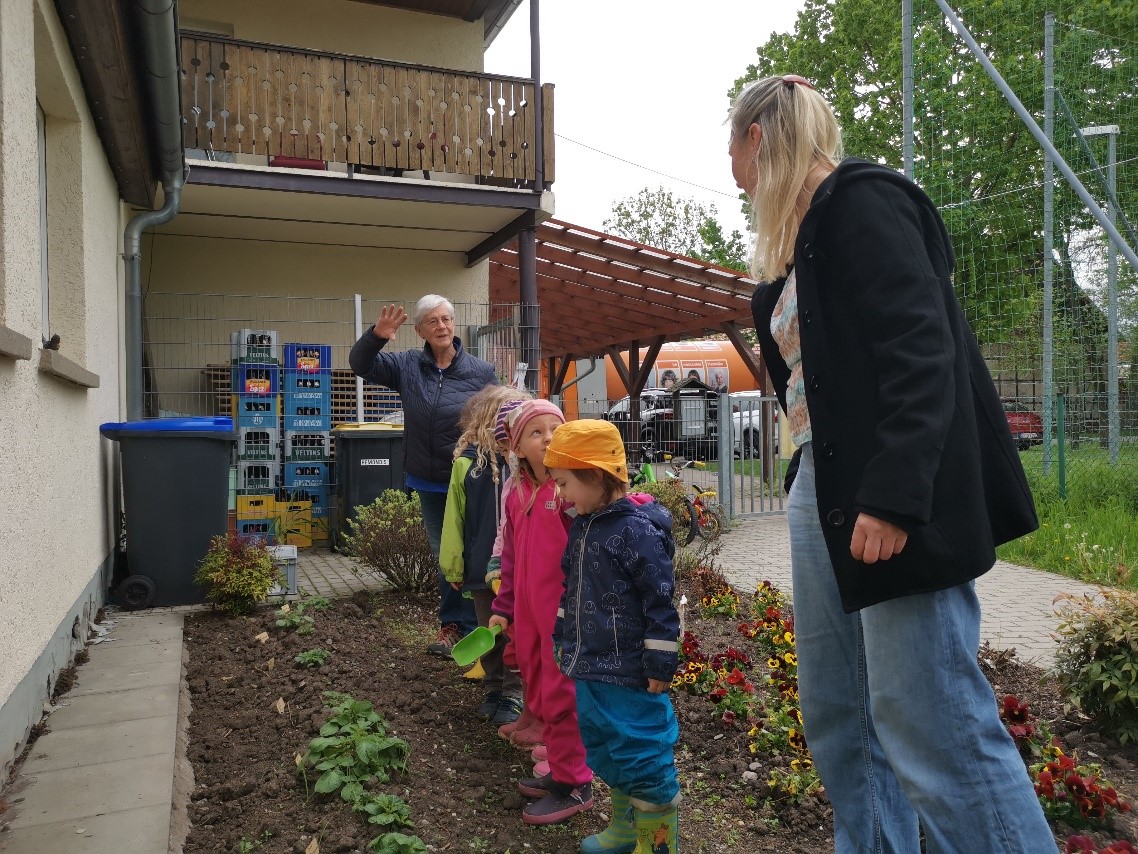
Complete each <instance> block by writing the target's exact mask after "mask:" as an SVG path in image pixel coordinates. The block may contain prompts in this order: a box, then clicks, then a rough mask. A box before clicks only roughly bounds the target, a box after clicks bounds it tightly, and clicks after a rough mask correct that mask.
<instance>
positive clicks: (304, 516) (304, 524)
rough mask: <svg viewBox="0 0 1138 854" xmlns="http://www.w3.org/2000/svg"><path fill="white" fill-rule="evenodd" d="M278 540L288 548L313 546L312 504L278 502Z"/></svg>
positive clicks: (276, 516)
mask: <svg viewBox="0 0 1138 854" xmlns="http://www.w3.org/2000/svg"><path fill="white" fill-rule="evenodd" d="M274 518H275V519H276V523H277V539H278V540H280V541H281V542H283V543H284V544H285V545H288V546H300V547H302V548H308V547H309V546H311V545H312V502H311V501H277V502H276V510H275V516H274Z"/></svg>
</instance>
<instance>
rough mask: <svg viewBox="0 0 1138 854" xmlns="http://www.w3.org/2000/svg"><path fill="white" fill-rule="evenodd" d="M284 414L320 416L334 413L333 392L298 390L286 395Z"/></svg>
mask: <svg viewBox="0 0 1138 854" xmlns="http://www.w3.org/2000/svg"><path fill="white" fill-rule="evenodd" d="M284 414H285V415H291V416H305V417H314V416H315V417H319V416H323V415H328V416H331V414H332V394H331V392H326V391H298V392H295V393H293V394H287V395H285V399H284Z"/></svg>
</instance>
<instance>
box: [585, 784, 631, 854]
mask: <svg viewBox="0 0 1138 854" xmlns="http://www.w3.org/2000/svg"><path fill="white" fill-rule="evenodd" d="M609 795H611V796H612V819H611V820H610V821H609V826H608V827H606V828H605V829H604V830H602V831H601V832H600V833H594V834H593V835H592V836H586V837H585V838H584V839H582V840H581V854H629V852H631V851H632V850H633V849H634V848H635V847H636V827H635V826H634V825H633V824H632V819H631V818H630V816H629V806H628V795H626V794H625V793H624V792H621V791H619V790H618V789H609Z"/></svg>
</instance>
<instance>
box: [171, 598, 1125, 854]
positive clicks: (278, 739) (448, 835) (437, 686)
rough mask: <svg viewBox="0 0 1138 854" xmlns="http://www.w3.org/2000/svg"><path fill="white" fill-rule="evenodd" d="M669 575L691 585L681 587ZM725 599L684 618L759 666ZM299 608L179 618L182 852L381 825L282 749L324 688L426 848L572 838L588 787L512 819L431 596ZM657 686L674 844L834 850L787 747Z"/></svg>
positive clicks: (1099, 747)
mask: <svg viewBox="0 0 1138 854" xmlns="http://www.w3.org/2000/svg"><path fill="white" fill-rule="evenodd" d="M682 586H683V587H684V588H685V592H687V593H688V597H689V599H691V600H693V601H696V600H697V598H698V597H697V592H696V591H693V590H691V589H690V587H689V585H688V584H687V583H685V584H683V585H682ZM677 595H678V594H677ZM741 598H742V601H741V602H740V606H739V614H738V616H737V617H731V616H728V615H723V616H712V617H704V616H701V614H700V613H699V611H700V609H699V608H694V607H688V608H687V609H686V627H687V629H688V631H689V632H691V633H692V635H693V636H694V637H696V638H698V645H699V649H700V650H702V651H703V652H704V653H705V654H706V655H707V656H709V657H711V656H713V655H714V653H716V652H721V651H724V650H726V649H727V648H728V647H729V646H730V647H735V648H737V649H739V650H741V651H743V652H744V653H745V654H747V655H749V656H751V657H752V658H753V659H755V664H756V666H755V667H754V668H753V669H752V670H751V671H750V672H749V673H748V674H747V675H748V678H749V679H750V680H751V682H753V683H754V684H756V685H758V684H760V683H761V682H762V680H763V678H764V675H765V673H766V672H767V669H766V666H765V664H760V655H763V656H765V653H760V651H759V650H757V649H753V648H752V646H753V645H754V643H755V641H753V640H751V639H748V638H746V637H744V636H743V635H741V634H740V633H739V631H738V624H739V623H740V621H742V620H746V619H752V617H751V612H750V608H749V606H750V597H747V596H743V597H741ZM724 610H726V609H724ZM305 613H306V614H310V615H312V617H313V631H312V633H311V634H306V635H301V634H298V633H297V631H296V630H295V629H290V628H281V627H277V626H276V620H277V618H278V617H279V613H278V611H277V610H276V609H272V610H270V609H264V610H261V611H259V612H258V613H257V614H255V615H254V616H251V617H226V616H223V615H221V614H218V613H204V614H196V615H193V616H190V617H189V618H187V620H186V626H185V644H186V649H187V652H188V655H187V660H188V662H189V663H188V669H187V679H188V683H189V689H190V695H191V700H192V712H191V716H190V730H189V749H188V752H189V759H190V761H191V762H192V765H193V770H194V775H195V785H194V789H193V794H192V800H191V803H190V807H189V817H190V821H191V822H192V830H191V832H190V835H189V839H188V840H187V843H186V846H185V851H187V852H222V851H244V852H253V851H257V852H265V854H272V852H290V853H291V852H298V854H299V853H300V852H306V851H307V852H310V854H313V852H315V851H316V850H317V849H315V848H313V847H312V846H313V840H314V839H315V840H317V842H318V845H319V849H318V850H319V851H323V852H353V851H361V852H362V851H365V850H367V844H368V842H369V841H370V840H372V839H374V838H376V837H377V836H379V835H380V834H381V833H382V829H380V828H377V827H375V826H370V825H368V824H366V823H365V821H364V820H363V818H361V816H360V815H359V814H358V813H353V812H352V810H351V809H350V807H349V806H348V805H347V804H346V803H344V802H342V801H341V800H340V799H339V798H338V797H336V796H334V795H332V796H325V795H315V794H313V793H312V788H313V785H314V783H315V779H316V776H317V775H316V773H315V772H312V771H309V773H308V775H307V780H306V779H305V778H304V777H303V776H301V775H298V773H297V760H298V755H299V754H303V753H304V751H305V749H306V747H307V746H308V743H309V741H310V740H311V739H312V738H313V737H315V736H316V735H317V734H318V731H319V729H320V727H321V725H322V724H323V723H324V721H325V720H326V719H327V717H328V713H327V712H326V710H325V703H324V698H323V692H325V691H338V692H342V693H344V694H349V695H351V696H352V697H354V698H356V699H357V700H366V701H369V702H370V703H372V704H373V705H374V707H375V709H376V711H377V712H378V713H379V714H380V715H381V716H382V717H383V718H384V719H385V720H386V722H387V724H388V726H389V728H390V734H394V735H397V736H398V737H400V738H402V739H404V740H405V741H406V742H407V744H408V745H409V748H410V754H409V758H408V760H407V768H406V771H405V773H402V774H398V775H396V776H395V777H394V778H393V779H392V781H391V782H390V783H387V784H377V785H374V786H373V787H372V788H373V789H374V790H375V791H376V792H384V793H390V794H395V795H398V796H400V797H401V798H403V799H404V800H405V801H406V803H407V805H408V806H409V807H410V813H411V822H412V825H411V826H410V827H407V828H406V829H404V830H403V831H402V832H403V833H406V834H413V835H416V836H418V837H419V838H420V839H422V840H423V842H424V843H425V844H426V845H427V846H428V848H429V850H432V851H451V852H464V854H465V852H479V851H484V852H506V851H510V852H512V854H520V852H522V851H533V852H549V854H560V853H561V852H564V854H571V852H576V851H577V850H578V845H579V842H580V839H581V837H583V836H585V835H587V834H589V833H593V832H596V831H597V830H599V829H600V828H601V827H603V826H604V824H605V822H606V820H607V818H608V816H607V809H608V798H607V796H606V795H605V794H604V790H603V787H598V790H597V803H596V806H595V807H594V808H593V809H591V810H589V811H586V812H585V813H583V814H581V815H579V816H577V817H575V818H574V819H573V820H571V821H570V822H568V823H567V824H565V825H562V826H555V827H548V828H534V827H528V826H526V825H524V824H522V822H521V818H520V813H521V808H522V806H523V804H524V803H525V800H524V799H523V797H522V796H521V795H519V794H518V793H517V790H516V788H515V785H514V782H515V780H516V779H517V778H519V777H521V776H528V775H529V774H530V770H531V766H532V762H531V761H530V758H529V754H528V753H523V752H520V751H518V750H516V749H514V748H512V747H510V746H509V745H508V744H506V743H505V742H503V741H502V740H500V739H499V738H498V737H497V735H496V733H495V728H494V727H493V726H492V725H490V724H489V723H488V722H486V721H484V720H482V719H480V718H478V716H477V715H476V713H475V709H476V708H477V706H478V704H479V702H480V700H481V690H480V686H479V683H477V682H473V681H471V680H466V679H463V678H462V672H461V671H460V670H459V669H458V668H457V667H456V666H455V665H454V664H453V663H452V662H450V661H447V660H443V659H439V658H435V657H432V656H430V655H428V654H427V653H426V652H425V646H426V644H427V642H428V641H429V640H430V639H431V637H432V633H433V626H434V624H435V620H434V609H433V607H432V606H431V605H430V604H429V603H424V602H421V601H416V600H412V599H408V598H406V597H401V596H398V595H395V594H385V595H378V596H373V595H370V594H368V595H364V594H357V595H356V596H354V597H352V598H351V599H347V600H342V601H339V602H334V603H332V604H331V606H330V607H328V608H326V609H322V610H314V609H309V610H307V611H306V612H305ZM262 633H264V634H262ZM258 635H260V636H261V637H262V638H263V639H262V640H258ZM313 648H321V649H323V650H326V651H327V652H328V653H329V655H328V658H327V660H326V662H325V663H324V664H322V665H320V666H319V667H316V668H313V669H308V668H304V667H301V666H300V665H298V664H296V663H295V662H294V657H295V656H296V655H298V654H299V653H302V652H305V651H307V650H311V649H313ZM981 660H982V662H983V664H984V667H985V670H986V672H987V674H988V676H989V679H990V681H991V682H992V683H993V685H994V686H995V690H996V693H997V695H998V696H1000V697H1001V698H1002V697H1003V696H1004V695H1006V694H1012V695H1015V696H1016V697H1017V698H1018V699H1019V700H1020V701H1022V702H1026V703H1027V704H1028V706H1029V708H1030V709H1031V711H1032V713H1034V714H1036V715H1039V716H1040V719H1042V720H1045V721H1047V722H1048V723H1049V725H1050V728H1051V730H1052V731H1053V732H1054V733H1055V734H1056V735H1058V736H1060V737H1061V738H1062V739H1063V740H1064V741H1065V742H1066V743H1067V744H1068V745H1069V746H1070V747H1072V748H1076V749H1077V750H1078V752H1079V756H1080V760H1081V761H1085V762H1101V763H1102V765H1103V768H1104V775H1105V776H1106V777H1107V778H1108V779H1109V780H1110V781H1111V782H1113V783H1114V784H1115V785H1116V786H1117V787H1118V789H1119V791H1120V792H1121V794H1122V795H1123V797H1125V798H1126V799H1127V800H1129V799H1131V798H1134V797H1136V796H1138V771H1136V766H1135V764H1134V763H1135V762H1136V761H1138V754H1136V753H1135V751H1134V750H1132V749H1124V748H1120V747H1119V746H1118V745H1117V744H1115V743H1112V742H1110V741H1109V740H1104V739H1102V738H1100V737H1099V736H1097V735H1094V734H1093V733H1092V732H1091V731H1090V730H1089V729H1088V728H1087V727H1086V726H1085V725H1086V723H1087V722H1086V721H1085V720H1084V719H1081V718H1079V717H1078V716H1077V715H1074V716H1073V715H1070V714H1066V713H1064V710H1063V706H1062V703H1061V701H1060V698H1059V696H1058V693H1057V691H1056V689H1055V686H1054V684H1053V683H1052V682H1050V681H1047V680H1044V681H1041V680H1040V677H1041V674H1040V672H1039V671H1038V670H1036V669H1034V668H1032V667H1030V666H1026V665H1022V664H1020V663H1019V662H1017V661H1016V659H1015V658H1014V655H1009V654H1006V653H995V652H993V651H991V650H984V651H982V653H981ZM673 699H674V702H675V704H676V709H677V713H678V716H679V719H680V724H681V736H680V738H681V741H680V746H679V749H678V751H677V763H678V766H679V770H680V780H681V785H682V787H683V794H684V801H683V803H682V805H681V807H680V816H681V818H680V835H681V840H682V842H681V847H682V850H684V851H685V854H688V853H689V852H704V851H706V852H711V851H728V852H735V851H738V852H750V851H756V850H762V851H775V852H815V851H825V850H832V848H833V843H832V837H831V812H830V808H829V805H828V803H827V802H826V799H825V796H824V794H822V793H818V794H817V795H809V796H806V797H804V798H789V797H786V796H785V794H784V793H780V792H774V793H772V791H771V789H770V786H769V780H770V778H771V776H772V774H773V773H781V772H785V771H786V770H787V769H788V768H789V767H790V761H791V759H792V758H794V756H795V754H794V752H793V751H783V752H782V753H780V754H779V755H777V756H772V755H771V754H769V753H765V752H764V751H762V750H760V751H758V752H755V753H752V752H751V749H750V748H751V744H752V742H753V741H754V740H755V739H754V737H753V736H752V735H748V732H749V731H751V725H750V724H748V723H745V722H743V721H739V720H736V721H735V722H734V723H733V724H731V725H728V724H725V723H724V722H723V720H722V714H721V711H716V710H715V708H714V706H713V705H712V702H711V701H710V700H709V697H708V696H697V695H691V694H688V693H685V692H683V691H675V692H673ZM775 769H778V772H776V770H775ZM306 788H307V791H306ZM1132 815H1133V814H1128V815H1124V816H1118V817H1116V818H1114V819H1113V823H1112V825H1110V826H1107V827H1105V828H1102V829H1100V830H1097V831H1094V832H1093V833H1092V834H1091V835H1092V836H1093V838H1094V839H1095V841H1096V845H1097V846H1099V847H1101V846H1105V844H1106V843H1107V842H1108V841H1112V840H1115V839H1130V840H1136V839H1138V837H1136V836H1135V832H1136V828H1135V823H1134V820H1133V818H1132ZM1056 830H1057V836H1058V838H1059V839H1060V840H1061V841H1062V842H1065V841H1066V840H1067V838H1068V836H1069V835H1070V833H1072V832H1075V831H1073V830H1072V829H1071V828H1068V827H1066V826H1062V825H1060V826H1057V828H1056ZM1079 832H1085V831H1079Z"/></svg>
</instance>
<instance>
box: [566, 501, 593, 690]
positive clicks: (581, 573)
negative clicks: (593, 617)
mask: <svg viewBox="0 0 1138 854" xmlns="http://www.w3.org/2000/svg"><path fill="white" fill-rule="evenodd" d="M591 527H593V520H592V519H589V521H588V522H586V523H585V532H584V533H583V534H581V549H580V552H579V553H578V555H577V607H576V608H574V609H573V625H574V627H575V628H576V629H577V648H576V649H574V650H573V658H572V659H570V661H569V665H568V666H567V667H566V668H565V671H564V672H565V673H572V672H573V668H574V667H575V666H576V664H577V658H578V657H579V656H580V655H581V595H582V594H583V593H584V587H585V582H584V578H585V545H586V544H587V543H588V542H589V529H590V528H591Z"/></svg>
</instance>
